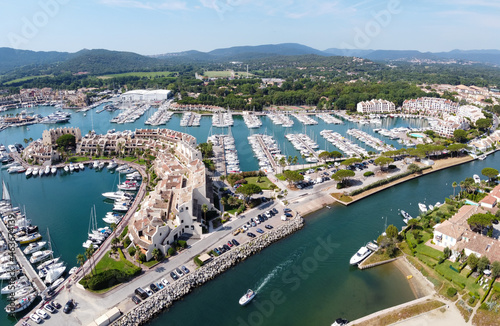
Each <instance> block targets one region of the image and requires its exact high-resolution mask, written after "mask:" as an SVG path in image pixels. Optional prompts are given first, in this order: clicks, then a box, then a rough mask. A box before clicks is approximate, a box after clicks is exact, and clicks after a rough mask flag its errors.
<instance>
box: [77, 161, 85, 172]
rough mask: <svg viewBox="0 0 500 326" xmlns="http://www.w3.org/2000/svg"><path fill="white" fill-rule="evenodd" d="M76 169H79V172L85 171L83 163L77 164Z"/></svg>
mask: <svg viewBox="0 0 500 326" xmlns="http://www.w3.org/2000/svg"><path fill="white" fill-rule="evenodd" d="M78 167H79V168H80V170H82V171H83V170H85V165H83V163H80V164H78Z"/></svg>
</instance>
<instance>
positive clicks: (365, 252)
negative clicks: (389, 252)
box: [349, 246, 371, 265]
mask: <svg viewBox="0 0 500 326" xmlns="http://www.w3.org/2000/svg"><path fill="white" fill-rule="evenodd" d="M370 253H371V251H370V249H368V248H367V247H366V246H363V247H361V248H359V250H358V252H356V253H355V254H354V256H352V257H351V260H350V261H349V263H350V264H351V265H357V264H359V263H361V262H362V261H363V260H365V259H366V257H368V256H369V255H370Z"/></svg>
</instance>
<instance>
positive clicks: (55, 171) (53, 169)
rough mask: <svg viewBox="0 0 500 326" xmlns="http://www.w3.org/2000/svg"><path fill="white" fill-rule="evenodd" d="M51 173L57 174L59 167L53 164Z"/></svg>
mask: <svg viewBox="0 0 500 326" xmlns="http://www.w3.org/2000/svg"><path fill="white" fill-rule="evenodd" d="M50 173H52V174H57V168H56V167H55V166H53V167H52V168H51V169H50Z"/></svg>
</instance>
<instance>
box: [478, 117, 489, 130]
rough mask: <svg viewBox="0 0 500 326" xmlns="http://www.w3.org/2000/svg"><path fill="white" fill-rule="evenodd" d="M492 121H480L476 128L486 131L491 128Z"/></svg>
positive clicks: (486, 119)
mask: <svg viewBox="0 0 500 326" xmlns="http://www.w3.org/2000/svg"><path fill="white" fill-rule="evenodd" d="M491 123H492V120H491V119H488V118H485V119H479V120H477V121H476V127H477V128H479V129H480V130H483V131H484V130H486V129H488V128H489V127H490V126H491Z"/></svg>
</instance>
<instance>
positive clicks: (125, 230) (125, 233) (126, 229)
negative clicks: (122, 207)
mask: <svg viewBox="0 0 500 326" xmlns="http://www.w3.org/2000/svg"><path fill="white" fill-rule="evenodd" d="M127 233H128V225H127V226H125V228H124V229H123V231H122V233H121V234H120V239H123V237H124V236H126V235H127Z"/></svg>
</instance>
